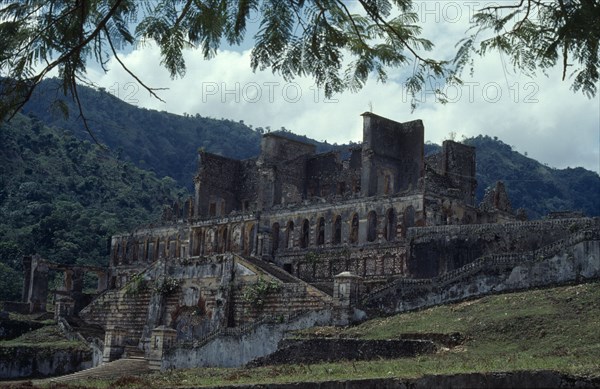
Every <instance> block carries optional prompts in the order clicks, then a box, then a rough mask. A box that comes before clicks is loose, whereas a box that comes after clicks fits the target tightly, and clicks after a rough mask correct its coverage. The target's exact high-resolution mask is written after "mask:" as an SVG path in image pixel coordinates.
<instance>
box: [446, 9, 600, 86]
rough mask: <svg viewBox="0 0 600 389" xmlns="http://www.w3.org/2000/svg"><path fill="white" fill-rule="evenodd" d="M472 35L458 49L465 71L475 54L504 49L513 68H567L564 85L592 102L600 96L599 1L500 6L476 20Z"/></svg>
mask: <svg viewBox="0 0 600 389" xmlns="http://www.w3.org/2000/svg"><path fill="white" fill-rule="evenodd" d="M472 30H474V33H473V34H472V35H469V36H468V37H466V38H465V39H464V40H463V41H462V44H461V45H460V48H459V50H458V53H457V56H456V59H455V63H456V65H457V67H458V69H459V70H461V69H462V68H464V67H465V66H466V65H468V64H469V63H472V59H473V56H474V55H485V54H486V53H488V52H489V51H491V50H498V51H500V52H502V53H504V54H506V55H507V56H508V58H510V59H511V61H512V63H513V65H514V66H515V67H516V68H518V69H520V70H521V71H524V72H525V73H529V74H533V73H534V72H535V71H536V70H541V71H545V70H546V69H549V68H552V67H555V66H557V65H558V66H561V67H562V79H563V81H564V80H565V79H566V78H567V75H569V76H570V77H571V78H572V79H573V81H572V84H571V89H572V90H573V91H575V92H582V93H584V94H585V95H586V96H588V97H589V98H592V97H594V96H595V95H596V94H597V92H598V67H599V66H600V51H599V47H600V46H599V42H600V3H599V2H598V1H597V0H554V1H548V0H520V1H518V2H517V1H515V2H512V3H511V2H500V3H494V4H493V5H490V6H487V7H484V8H482V9H480V10H479V11H478V12H476V13H475V14H474V15H473V18H472Z"/></svg>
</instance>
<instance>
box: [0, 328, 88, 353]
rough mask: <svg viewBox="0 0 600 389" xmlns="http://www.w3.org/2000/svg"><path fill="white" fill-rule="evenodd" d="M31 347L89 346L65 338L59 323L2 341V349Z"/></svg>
mask: <svg viewBox="0 0 600 389" xmlns="http://www.w3.org/2000/svg"><path fill="white" fill-rule="evenodd" d="M14 347H19V348H21V347H29V348H39V349H50V350H55V349H81V350H86V349H87V348H88V346H87V345H86V344H84V343H82V342H80V341H71V340H68V339H66V338H65V336H64V335H63V333H62V332H61V331H60V329H59V328H58V326H57V325H54V324H53V325H46V326H44V327H42V328H39V329H37V330H33V331H30V332H27V333H25V334H23V335H21V336H20V337H18V338H15V339H11V340H6V341H0V350H2V349H3V348H14Z"/></svg>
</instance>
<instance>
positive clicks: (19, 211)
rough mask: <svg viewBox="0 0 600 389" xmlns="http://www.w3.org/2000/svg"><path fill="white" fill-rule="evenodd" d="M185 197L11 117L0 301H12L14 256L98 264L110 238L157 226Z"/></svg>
mask: <svg viewBox="0 0 600 389" xmlns="http://www.w3.org/2000/svg"><path fill="white" fill-rule="evenodd" d="M186 196H187V191H186V190H185V189H180V187H179V186H178V185H177V182H175V180H173V179H171V178H169V177H164V178H163V177H161V178H158V177H156V175H155V174H154V173H152V172H148V171H144V170H142V169H139V168H137V167H136V166H134V165H133V164H132V163H130V162H124V161H120V160H117V159H116V158H115V157H114V156H112V155H111V153H110V152H108V151H106V150H103V149H102V148H100V147H99V146H98V145H95V144H93V143H91V142H89V141H83V142H82V141H80V140H79V139H77V138H75V137H74V136H72V135H71V134H70V133H69V132H68V131H65V130H61V129H57V128H51V127H47V126H45V125H44V124H43V123H42V122H41V121H39V120H36V119H32V118H29V117H27V116H24V115H18V116H17V117H15V118H14V119H13V120H12V121H11V122H9V123H3V124H2V125H1V126H0V300H9V299H13V298H18V297H19V295H20V286H19V283H20V279H21V278H22V276H21V272H20V268H21V263H20V261H21V257H22V256H23V255H25V254H33V253H38V254H40V255H42V256H43V257H44V258H47V259H49V260H52V261H55V262H60V263H69V264H73V263H81V264H94V265H106V264H107V257H108V245H109V239H110V236H111V235H113V234H115V233H117V232H122V231H126V230H128V229H131V228H133V227H135V226H136V225H139V224H147V223H149V222H152V221H158V216H159V214H160V212H161V210H162V205H163V204H166V203H169V202H172V201H173V200H174V199H176V198H183V197H186Z"/></svg>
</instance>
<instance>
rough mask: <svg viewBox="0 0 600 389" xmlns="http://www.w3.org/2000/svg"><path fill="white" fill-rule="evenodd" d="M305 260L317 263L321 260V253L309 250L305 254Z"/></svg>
mask: <svg viewBox="0 0 600 389" xmlns="http://www.w3.org/2000/svg"><path fill="white" fill-rule="evenodd" d="M304 260H305V261H306V262H309V263H316V262H318V261H319V254H317V253H315V252H314V251H309V252H308V253H306V254H305V255H304Z"/></svg>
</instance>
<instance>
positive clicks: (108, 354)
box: [102, 326, 126, 363]
mask: <svg viewBox="0 0 600 389" xmlns="http://www.w3.org/2000/svg"><path fill="white" fill-rule="evenodd" d="M125 335H126V332H125V330H124V329H122V328H119V327H116V326H110V327H107V328H106V332H105V334H104V353H103V355H102V363H107V362H111V361H115V360H117V359H119V358H121V356H122V355H123V351H124V350H125V345H124V343H125Z"/></svg>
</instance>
